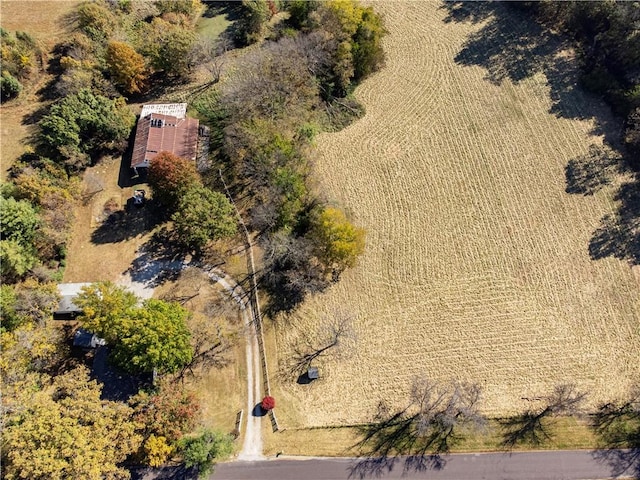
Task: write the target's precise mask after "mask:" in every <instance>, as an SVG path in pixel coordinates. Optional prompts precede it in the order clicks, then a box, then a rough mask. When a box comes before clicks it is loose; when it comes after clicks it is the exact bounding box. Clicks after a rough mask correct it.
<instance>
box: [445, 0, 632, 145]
mask: <svg viewBox="0 0 640 480" xmlns="http://www.w3.org/2000/svg"><path fill="white" fill-rule="evenodd" d="M443 8H445V9H446V10H447V17H446V18H445V22H447V23H450V22H458V23H459V22H471V23H481V22H486V23H485V24H484V25H483V26H482V27H481V28H480V30H478V31H477V32H475V33H472V34H471V35H469V37H468V38H467V40H466V42H465V44H464V46H463V48H462V49H461V50H460V51H459V52H458V54H457V55H456V57H455V61H456V63H458V64H460V65H464V66H480V67H483V68H484V69H485V70H486V75H485V78H486V80H488V81H489V82H491V83H493V84H496V85H500V84H502V82H504V81H505V80H510V81H511V82H513V83H518V82H521V81H523V80H525V79H527V78H530V77H532V76H534V75H536V74H539V73H543V74H544V75H545V77H546V79H547V85H548V87H549V90H550V92H549V94H550V97H551V101H552V107H551V113H553V114H554V115H556V116H558V117H561V118H572V119H594V120H595V123H596V127H595V129H594V132H593V133H594V134H598V135H599V134H604V135H605V136H606V137H607V141H609V142H613V143H617V142H618V141H619V139H618V137H619V132H620V128H619V125H618V123H617V121H616V120H615V118H614V117H612V116H611V115H610V113H609V111H608V109H607V108H604V107H603V105H602V102H597V101H595V99H596V98H597V97H595V96H592V95H590V94H588V93H587V92H585V91H583V90H582V89H581V88H580V87H579V86H578V74H579V70H578V64H577V62H576V61H575V59H574V58H573V57H572V55H570V54H568V53H567V52H569V51H570V49H569V47H570V46H571V43H570V42H569V41H568V40H567V39H566V38H565V37H564V36H563V35H561V34H557V33H553V32H551V31H550V30H549V29H547V28H545V27H543V26H541V25H540V24H538V23H537V22H536V21H535V20H534V19H532V18H530V17H529V16H528V14H527V13H526V12H523V11H520V10H518V8H517V5H504V4H502V2H459V1H457V2H445V4H444V7H443Z"/></svg>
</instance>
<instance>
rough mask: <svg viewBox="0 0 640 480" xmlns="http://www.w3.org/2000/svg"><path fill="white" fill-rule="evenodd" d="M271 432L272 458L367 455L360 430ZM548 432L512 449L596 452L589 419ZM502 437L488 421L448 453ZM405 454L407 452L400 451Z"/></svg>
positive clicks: (559, 421) (553, 425)
mask: <svg viewBox="0 0 640 480" xmlns="http://www.w3.org/2000/svg"><path fill="white" fill-rule="evenodd" d="M281 427H285V429H284V431H281V432H276V433H272V432H271V429H270V428H265V431H264V432H263V434H264V441H265V454H266V455H275V454H276V453H281V454H285V455H322V456H351V455H367V453H368V452H367V448H366V446H364V447H362V446H357V444H358V443H359V442H360V441H361V440H362V435H361V433H360V432H361V427H357V426H350V427H331V428H329V427H328V428H300V429H286V426H285V425H281ZM547 432H548V434H549V438H547V439H546V440H545V441H544V442H542V443H539V444H532V443H522V444H518V445H517V446H516V447H515V448H513V449H512V450H514V451H524V450H561V449H563V450H564V449H566V450H577V449H595V448H597V447H598V446H599V443H598V438H597V437H596V435H595V434H594V432H593V429H592V428H591V427H590V423H589V419H578V418H574V417H558V418H554V419H551V421H550V422H549V425H548V428H547ZM502 442H503V434H502V428H501V425H500V421H499V420H498V419H491V420H489V422H488V424H487V426H486V429H485V430H484V431H482V432H477V433H468V434H467V435H466V436H465V438H462V439H461V440H459V441H458V442H457V443H456V444H455V445H454V446H453V448H452V449H451V453H464V452H498V451H505V448H504V447H503V445H502ZM402 453H408V452H402Z"/></svg>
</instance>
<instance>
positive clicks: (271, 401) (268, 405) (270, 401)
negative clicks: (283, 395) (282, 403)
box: [260, 396, 276, 411]
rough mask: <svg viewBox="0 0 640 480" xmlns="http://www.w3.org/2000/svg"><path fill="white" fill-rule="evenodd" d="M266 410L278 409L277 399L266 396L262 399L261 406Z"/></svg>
mask: <svg viewBox="0 0 640 480" xmlns="http://www.w3.org/2000/svg"><path fill="white" fill-rule="evenodd" d="M260 405H261V406H262V408H263V409H264V410H267V411H268V410H273V409H274V408H276V399H275V398H273V397H270V396H266V397H264V398H263V399H262V403H261V404H260Z"/></svg>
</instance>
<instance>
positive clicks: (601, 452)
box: [591, 400, 640, 478]
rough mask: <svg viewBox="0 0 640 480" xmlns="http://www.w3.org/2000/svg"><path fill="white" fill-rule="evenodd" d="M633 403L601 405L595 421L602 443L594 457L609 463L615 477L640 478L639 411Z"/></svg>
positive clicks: (595, 430) (595, 431)
mask: <svg viewBox="0 0 640 480" xmlns="http://www.w3.org/2000/svg"><path fill="white" fill-rule="evenodd" d="M633 403H634V402H633V400H632V401H630V402H627V403H623V404H622V405H616V404H611V403H609V404H606V405H602V406H601V407H600V408H599V409H598V412H597V413H596V414H595V415H594V416H593V419H592V424H591V427H592V429H593V431H594V433H595V434H596V435H597V437H598V441H599V445H598V447H599V449H598V450H595V451H594V452H593V457H594V458H595V459H596V460H597V461H599V462H601V463H606V464H608V465H609V466H610V467H611V469H612V475H613V476H615V477H619V476H623V475H624V476H626V475H633V476H634V477H635V478H640V411H638V410H637V408H634V407H633Z"/></svg>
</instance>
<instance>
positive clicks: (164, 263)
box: [126, 228, 188, 288]
mask: <svg viewBox="0 0 640 480" xmlns="http://www.w3.org/2000/svg"><path fill="white" fill-rule="evenodd" d="M186 258H187V252H185V251H184V250H182V249H180V248H179V247H177V246H176V240H175V238H174V237H173V236H172V233H171V232H170V231H168V230H167V229H166V228H161V229H160V230H158V231H157V232H155V233H154V234H153V236H152V237H151V238H150V239H149V240H148V241H147V242H146V243H145V244H144V245H142V247H140V254H139V255H138V257H137V258H136V259H135V260H134V261H133V262H132V264H131V266H130V267H129V269H128V270H127V272H126V273H129V274H130V275H131V279H132V280H133V281H134V282H139V283H143V284H145V285H146V286H147V287H149V288H155V287H158V286H160V285H162V284H163V283H165V282H167V281H171V280H175V279H176V278H178V277H179V276H180V272H181V271H182V269H183V268H185V267H186V266H187V265H188V263H187V262H186Z"/></svg>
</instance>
